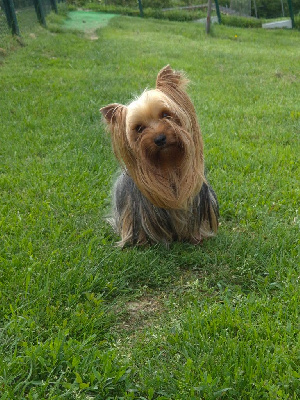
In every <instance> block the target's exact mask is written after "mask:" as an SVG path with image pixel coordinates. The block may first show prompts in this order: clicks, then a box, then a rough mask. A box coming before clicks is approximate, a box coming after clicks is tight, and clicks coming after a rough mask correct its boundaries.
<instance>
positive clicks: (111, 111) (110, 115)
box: [100, 103, 127, 125]
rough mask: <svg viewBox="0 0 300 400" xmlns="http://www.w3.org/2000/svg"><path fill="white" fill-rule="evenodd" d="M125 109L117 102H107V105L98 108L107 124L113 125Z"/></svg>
mask: <svg viewBox="0 0 300 400" xmlns="http://www.w3.org/2000/svg"><path fill="white" fill-rule="evenodd" d="M126 110H127V107H126V106H123V104H118V103H114V104H109V105H108V106H105V107H102V108H100V112H101V114H102V115H103V117H104V118H105V121H106V123H107V124H109V125H114V124H115V123H116V122H118V121H120V119H121V118H122V116H124V112H126Z"/></svg>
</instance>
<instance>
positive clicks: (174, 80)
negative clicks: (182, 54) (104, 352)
mask: <svg viewBox="0 0 300 400" xmlns="http://www.w3.org/2000/svg"><path fill="white" fill-rule="evenodd" d="M188 82H189V81H188V79H187V78H186V77H185V76H184V74H183V73H182V72H179V71H174V70H173V69H172V68H171V67H170V65H166V66H165V67H164V68H162V69H161V70H160V71H159V73H158V75H157V79H156V88H157V89H161V90H162V91H163V89H164V88H165V87H170V88H173V89H177V88H180V89H183V90H184V89H185V88H186V86H187V84H188Z"/></svg>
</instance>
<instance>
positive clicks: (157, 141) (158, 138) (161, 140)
mask: <svg viewBox="0 0 300 400" xmlns="http://www.w3.org/2000/svg"><path fill="white" fill-rule="evenodd" d="M154 143H155V144H156V146H158V147H161V146H164V145H165V144H166V143H167V137H166V135H164V134H160V135H158V136H156V138H155V139H154Z"/></svg>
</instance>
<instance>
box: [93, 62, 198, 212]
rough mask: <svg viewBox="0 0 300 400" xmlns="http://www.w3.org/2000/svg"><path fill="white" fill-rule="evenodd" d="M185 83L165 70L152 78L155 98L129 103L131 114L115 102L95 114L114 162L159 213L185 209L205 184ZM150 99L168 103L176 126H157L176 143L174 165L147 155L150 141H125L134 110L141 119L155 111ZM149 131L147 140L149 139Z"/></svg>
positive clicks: (179, 75) (180, 76) (181, 76)
mask: <svg viewBox="0 0 300 400" xmlns="http://www.w3.org/2000/svg"><path fill="white" fill-rule="evenodd" d="M187 83H188V79H187V78H186V77H185V76H184V74H183V73H181V72H177V71H174V70H173V69H172V68H171V67H170V66H169V65H167V66H165V67H164V68H162V69H161V71H160V72H159V73H158V75H157V79H156V89H154V90H152V91H149V93H150V92H151V93H152V92H155V93H156V96H150V95H149V96H148V97H147V96H143V95H142V96H141V97H140V98H138V99H137V100H135V101H134V104H135V108H133V109H132V108H131V107H130V104H129V105H128V106H125V105H122V104H116V103H114V104H110V105H108V106H106V107H103V108H101V110H100V111H101V113H102V115H103V116H104V118H105V121H106V123H107V125H108V128H109V130H110V132H111V134H112V145H113V150H114V153H115V155H116V157H117V159H118V160H119V162H120V163H121V165H123V167H124V168H125V169H126V170H127V172H128V174H129V175H130V176H131V177H132V179H133V180H134V182H135V184H136V185H137V187H138V188H139V190H140V191H141V192H142V194H143V195H144V196H145V197H147V198H148V200H150V202H151V203H152V204H153V205H154V206H156V207H159V208H165V209H186V208H188V206H189V205H190V204H191V202H192V201H193V199H194V198H195V196H196V194H197V193H198V192H199V191H200V189H201V186H202V184H203V182H204V181H205V177H204V160H203V143H202V137H201V131H200V127H199V124H198V121H197V116H196V112H195V109H194V106H193V104H192V102H191V100H190V98H189V97H188V95H187V93H186V91H185V88H186V86H187ZM145 93H147V92H145ZM154 97H155V99H156V100H155V101H157V99H159V105H160V104H162V105H166V104H167V105H168V106H169V107H170V108H171V109H172V112H173V113H174V115H176V116H177V118H178V120H179V122H178V124H177V123H175V122H174V121H173V120H167V121H163V122H161V124H164V126H165V129H166V131H168V132H170V131H171V132H172V133H171V134H170V135H172V137H173V139H174V141H175V140H176V147H175V146H174V147H173V148H174V149H175V151H174V157H177V158H178V160H176V159H173V160H172V157H169V158H170V160H168V162H161V158H160V157H159V156H157V157H154V156H152V155H151V157H150V156H149V154H150V150H149V147H147V146H148V143H149V142H147V141H146V140H144V139H143V138H142V135H141V136H140V137H138V139H137V140H136V142H134V141H132V140H131V139H130V132H128V131H129V130H130V129H131V128H130V126H131V124H130V123H131V121H130V120H129V119H130V118H132V117H133V115H134V113H135V110H136V106H137V105H140V106H141V107H140V109H141V110H142V112H141V113H144V114H145V115H143V117H145V119H147V118H148V119H149V118H150V117H149V114H150V113H151V112H150V111H151V108H152V107H155V106H157V104H153V101H154V100H153V99H154ZM143 102H147V107H143V106H144V103H143ZM149 110H150V111H149ZM139 117H140V116H139ZM153 125H154V124H153ZM152 131H155V129H154V128H153V129H152ZM152 131H151V135H154V133H155V132H154V133H152ZM145 136H146V134H145ZM139 146H140V147H139ZM143 146H144V147H143ZM179 160H180V162H179Z"/></svg>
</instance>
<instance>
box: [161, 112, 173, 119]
mask: <svg viewBox="0 0 300 400" xmlns="http://www.w3.org/2000/svg"><path fill="white" fill-rule="evenodd" d="M161 117H162V118H167V119H170V118H172V116H171V115H170V114H169V113H168V112H167V111H164V112H163V113H162V114H161Z"/></svg>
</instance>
